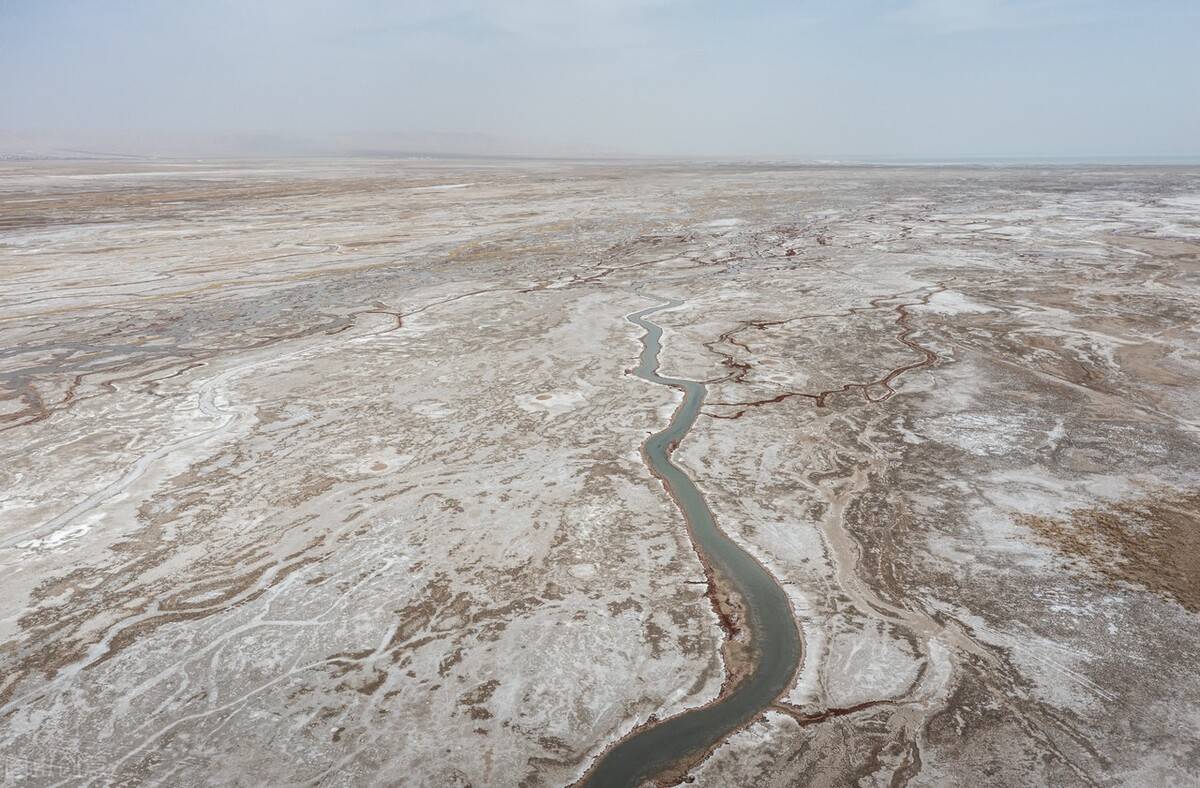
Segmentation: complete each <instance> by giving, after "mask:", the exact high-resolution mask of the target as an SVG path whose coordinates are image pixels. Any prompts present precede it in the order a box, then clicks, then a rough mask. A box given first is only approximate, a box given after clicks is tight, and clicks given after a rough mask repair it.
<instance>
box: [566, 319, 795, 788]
mask: <svg viewBox="0 0 1200 788" xmlns="http://www.w3.org/2000/svg"><path fill="white" fill-rule="evenodd" d="M679 303H680V302H678V301H668V302H666V303H664V304H660V305H658V306H653V307H649V308H648V309H643V310H641V311H640V312H635V313H633V314H631V315H629V316H628V319H629V320H630V321H631V322H633V323H635V324H636V325H638V326H640V327H641V328H642V329H644V330H645V332H646V333H645V335H644V336H643V337H642V354H641V359H640V363H639V364H638V367H637V369H636V370H635V371H634V374H636V375H637V376H638V377H640V378H642V379H643V380H647V381H649V382H651V383H656V384H658V385H660V386H669V387H671V388H675V389H678V390H680V391H682V392H683V395H684V399H683V402H682V404H680V406H679V408H678V409H677V410H676V411H675V413H674V415H673V416H672V417H671V423H670V424H669V425H667V428H666V429H664V430H662V431H661V432H656V433H654V434H653V435H651V436H650V437H649V438H647V439H646V442H645V443H644V444H642V450H643V453H644V456H645V458H646V462H647V463H649V465H650V466H651V467H652V468H653V469H654V471H655V472H656V473H657V474H658V475H659V477H660V478H661V479H662V480H663V482H664V484H666V486H667V487H668V488H669V490H670V491H671V493H673V495H674V497H675V500H676V502H677V503H678V505H679V508H680V510H681V511H682V512H683V515H684V517H685V518H686V520H687V523H688V528H689V529H691V532H692V537H693V540H694V541H695V543H696V544H697V545H698V547H699V549H700V550H701V551H702V552H703V553H704V556H705V557H706V558H707V559H708V562H709V564H710V565H711V566H713V567H714V568H715V569H716V570H717V571H718V572H719V573H720V574H721V575H722V576H723V577H724V578H726V579H727V580H728V582H729V584H730V585H732V586H733V587H734V588H735V589H736V590H737V591H738V592H739V593H740V594H741V596H742V598H743V599H744V600H745V602H746V606H747V608H748V615H749V621H748V622H747V624H748V626H749V628H750V631H751V633H752V638H753V644H754V657H753V667H752V670H751V672H750V675H749V676H748V677H747V678H746V679H745V680H743V681H742V683H741V684H739V685H738V686H737V687H736V688H735V689H734V691H733V692H732V693H731V694H729V695H728V696H726V697H725V698H723V699H722V700H721V701H720V702H719V703H715V704H713V705H711V706H707V707H705V708H700V709H695V710H692V711H688V712H684V713H682V714H679V715H677V716H675V717H671V718H669V719H667V720H664V721H662V722H659V723H658V724H656V725H654V726H652V727H650V728H647V729H646V730H644V731H642V732H640V733H638V734H637V735H635V736H632V737H630V738H628V739H626V740H625V741H623V742H621V743H620V744H618V745H617V746H616V747H614V748H613V749H612V750H610V751H609V752H608V753H606V754H605V756H604V758H603V759H602V760H601V761H600V762H599V763H598V764H597V765H596V767H595V768H594V769H593V770H592V773H591V775H590V776H589V778H588V780H587V781H586V782H585V783H584V785H588V786H603V787H604V788H607V787H608V786H632V785H637V784H638V782H639V781H641V780H645V779H647V778H649V777H651V776H653V775H654V774H656V773H657V772H659V771H661V770H662V769H664V768H666V767H668V766H670V765H671V764H672V763H674V762H676V761H678V760H679V759H680V758H682V757H684V756H685V755H688V754H690V753H693V752H696V751H698V750H703V749H707V748H708V747H710V746H712V745H713V744H714V743H715V742H717V741H718V740H720V739H721V737H723V736H725V735H726V734H727V733H729V732H730V731H732V730H733V729H735V728H737V727H739V726H740V725H742V724H744V723H746V722H747V721H749V720H750V719H752V718H753V717H755V716H756V715H758V714H759V713H760V712H762V711H763V709H765V708H766V707H767V706H769V705H770V704H771V703H772V702H774V701H775V700H776V699H777V698H778V697H779V696H780V695H781V694H782V693H783V692H784V690H785V689H787V687H788V685H789V684H790V683H791V680H792V677H793V676H794V675H795V673H796V670H797V668H798V667H799V665H800V659H801V655H802V644H801V640H800V633H799V631H798V630H797V628H796V620H795V618H794V617H793V615H792V610H791V607H790V606H789V605H788V601H787V597H786V596H785V594H784V592H783V589H782V588H780V586H779V584H778V583H776V582H775V579H774V578H773V577H772V576H771V575H770V574H769V573H768V572H767V571H766V570H765V569H764V568H763V567H762V565H761V564H759V563H758V562H757V561H755V560H754V559H753V558H752V557H750V555H749V554H747V553H746V552H745V551H744V550H742V549H741V548H740V547H738V546H737V545H736V544H735V543H734V542H733V541H731V540H730V539H729V538H728V537H726V536H725V534H724V533H722V532H721V530H720V529H719V528H717V524H716V522H715V521H714V520H713V516H712V512H710V511H709V509H708V505H707V504H705V502H704V496H703V495H701V493H700V490H699V489H698V488H697V487H696V485H695V483H694V482H693V481H692V480H691V479H690V478H689V477H688V475H687V474H686V473H684V472H683V470H682V469H680V468H679V466H677V465H675V464H674V463H673V462H671V451H672V449H673V447H674V446H675V445H677V444H678V443H679V442H680V441H681V440H683V438H684V436H685V435H687V432H688V430H689V429H691V427H692V424H694V423H695V421H696V417H697V415H698V414H699V413H700V408H701V406H702V405H703V404H704V396H705V393H706V389H705V386H704V384H702V383H697V382H695V381H691V380H679V379H676V378H667V377H663V376H661V375H659V374H658V366H659V360H658V359H659V353H660V351H661V350H662V328H660V327H659V326H658V325H656V324H655V323H653V322H651V321H649V320H647V319H646V317H647V315H650V314H652V313H654V312H658V311H660V310H663V309H669V308H671V307H674V306H678V305H679Z"/></svg>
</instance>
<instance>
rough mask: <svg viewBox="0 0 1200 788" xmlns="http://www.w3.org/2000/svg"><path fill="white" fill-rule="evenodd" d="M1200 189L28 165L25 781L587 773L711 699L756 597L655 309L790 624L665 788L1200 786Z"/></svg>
mask: <svg viewBox="0 0 1200 788" xmlns="http://www.w3.org/2000/svg"><path fill="white" fill-rule="evenodd" d="M1198 200H1200V169H1195V168H1191V169H1189V168H1167V167H1164V168H1149V167H1109V168H966V167H958V168H956V167H937V168H934V167H930V168H903V167H886V168H883V167H813V166H784V165H754V164H715V163H714V164H684V163H640V164H621V163H571V162H520V161H508V162H487V161H468V162H461V161H460V162H451V161H396V160H279V161H253V162H236V161H227V162H199V163H197V162H191V163H182V162H163V161H156V162H149V163H145V164H140V163H136V162H128V161H124V162H74V163H72V162H56V163H32V162H31V163H15V162H8V163H4V164H3V165H0V266H2V268H0V282H2V283H3V287H2V288H0V434H2V435H3V440H2V441H0V644H2V645H0V773H2V774H3V780H4V781H5V782H9V783H13V784H21V785H25V784H28V785H52V784H56V783H60V782H65V783H66V784H79V783H87V782H91V783H94V784H106V783H120V784H182V785H198V784H322V785H359V784H397V783H400V784H412V785H436V786H446V785H477V786H484V785H529V786H535V785H567V784H570V783H572V782H574V781H576V780H579V779H580V778H582V777H583V776H584V774H585V773H586V772H587V770H588V769H589V767H590V766H591V765H592V764H593V762H594V761H595V760H596V758H597V757H598V756H600V755H602V754H603V753H604V752H606V751H607V750H608V749H609V748H610V747H611V746H612V745H613V744H614V743H615V742H616V741H618V740H619V739H621V738H622V737H623V736H625V735H626V734H628V733H629V732H630V731H631V730H633V729H635V727H637V726H640V725H645V724H646V723H649V724H650V725H653V724H654V721H655V720H662V719H664V718H667V717H669V716H671V715H673V714H676V713H679V712H682V711H684V710H686V709H690V708H696V707H699V706H702V705H704V704H706V703H710V702H713V701H714V700H717V699H718V698H720V697H722V695H723V693H726V692H728V691H729V689H730V686H731V685H732V684H733V683H735V682H734V681H732V680H730V676H731V675H733V674H731V670H733V671H734V673H736V667H737V666H736V664H733V663H732V662H731V657H730V654H731V653H733V652H731V651H730V649H729V647H728V643H726V641H727V640H729V639H730V638H734V639H736V638H737V637H739V636H744V635H745V632H744V631H739V630H738V629H737V627H736V623H737V603H738V600H737V599H725V600H722V599H721V598H720V597H721V594H720V593H718V592H719V591H720V590H721V589H720V588H714V586H713V584H712V583H711V582H709V576H708V575H707V574H706V572H707V569H706V565H705V563H704V562H702V560H701V557H700V556H698V555H697V552H696V549H695V546H694V544H693V541H692V540H691V539H690V538H689V533H688V528H687V523H686V522H685V521H684V518H683V516H682V515H681V514H680V511H679V509H678V508H677V507H676V506H675V503H674V502H673V501H672V499H671V497H670V496H669V495H667V493H666V491H665V490H664V488H663V485H662V484H661V483H660V482H659V480H658V479H657V478H656V477H655V475H654V474H653V473H651V471H650V469H649V468H648V467H647V465H646V463H645V462H644V460H643V456H642V454H641V451H640V447H641V444H642V441H643V440H644V439H645V438H646V436H647V434H649V433H651V432H653V431H656V430H660V429H662V428H663V427H664V426H665V425H666V424H667V422H668V421H669V420H670V418H671V416H672V412H673V411H674V409H675V407H676V405H677V404H678V402H679V399H680V397H679V396H678V395H677V394H676V393H673V392H672V391H671V390H670V389H668V388H664V387H661V386H654V385H650V384H648V383H647V382H646V381H645V380H641V379H639V378H638V377H637V376H636V375H634V374H633V370H634V367H635V365H636V364H637V362H638V354H639V352H640V348H641V346H640V344H639V340H640V336H641V332H640V330H639V329H638V327H637V326H636V325H634V324H633V323H631V322H630V321H628V320H626V316H627V315H629V314H631V313H634V312H636V311H638V310H642V309H645V308H646V307H648V306H650V305H652V304H653V303H655V299H660V300H661V299H665V298H670V299H676V300H678V301H680V302H681V303H680V304H679V305H678V306H677V307H675V308H673V309H670V310H666V311H662V312H659V313H656V315H655V320H656V321H657V322H658V323H659V324H660V325H662V326H663V327H664V329H665V334H664V341H663V349H662V355H661V371H662V373H663V374H664V375H668V376H673V377H676V378H685V379H688V380H693V381H700V382H703V383H705V384H706V386H707V392H708V393H707V399H706V401H705V404H704V407H703V410H702V412H701V414H700V416H699V417H698V419H697V421H696V423H695V426H694V427H693V428H692V430H691V432H690V433H689V434H688V435H687V437H686V439H685V440H684V441H683V442H682V443H681V444H680V445H679V447H678V449H677V452H676V454H675V460H676V462H678V463H679V464H680V465H681V466H682V467H684V468H685V469H686V470H687V472H688V474H689V476H690V477H691V478H692V479H693V480H694V481H695V483H696V485H697V486H698V487H699V488H700V489H701V490H703V493H704V496H705V498H706V501H707V505H708V507H709V508H710V509H711V511H712V514H713V515H714V516H715V519H716V521H717V523H718V524H719V526H720V527H721V528H722V529H723V530H724V531H725V533H726V534H728V535H729V536H730V537H731V538H732V539H734V540H735V542H736V543H737V544H738V545H740V546H741V547H742V549H744V550H745V551H746V552H747V553H749V554H750V555H752V556H753V557H754V558H756V559H757V560H758V561H759V562H760V563H761V564H762V565H763V566H765V567H766V568H767V569H768V570H769V571H770V573H771V574H772V575H773V576H774V578H775V580H776V581H777V582H778V583H779V584H780V586H782V588H783V589H784V590H785V591H786V593H787V595H788V598H789V600H790V602H791V605H792V609H793V610H794V612H795V616H796V623H797V626H798V627H799V630H800V632H801V636H802V640H803V659H802V662H801V666H800V669H799V671H798V672H797V673H796V675H795V677H794V679H793V680H792V682H791V683H790V685H789V688H788V690H787V691H786V692H785V693H784V694H783V695H782V696H781V697H780V698H779V699H778V700H777V701H776V702H775V703H773V704H772V705H770V706H769V707H767V708H765V709H763V711H762V713H761V715H759V716H758V717H756V718H755V719H754V720H753V721H752V722H751V723H750V724H749V725H747V726H743V727H741V728H740V729H739V730H737V731H736V732H734V733H732V735H730V736H728V737H725V738H723V739H722V741H721V742H720V743H719V744H718V745H717V746H716V747H715V749H713V750H712V751H711V752H707V753H699V754H697V756H696V757H695V758H693V759H690V760H689V761H688V762H687V763H684V764H682V766H681V767H680V769H679V770H676V772H675V773H673V774H672V775H671V779H672V780H675V779H682V778H683V777H684V776H685V775H686V777H687V779H690V780H693V781H694V784H697V785H709V786H725V785H779V786H785V785H808V784H812V785H845V784H849V783H852V782H854V781H859V783H860V784H871V785H875V784H889V785H905V784H911V785H946V784H971V783H976V784H981V785H1027V784H1054V785H1131V786H1141V785H1187V784H1194V783H1195V782H1196V781H1198V780H1200V749H1198V748H1197V737H1196V735H1195V732H1196V730H1197V727H1198V726H1200V677H1198V676H1197V674H1196V671H1195V668H1194V666H1195V665H1196V664H1197V663H1200V626H1198V624H1200V618H1198V616H1200V398H1198V397H1197V393H1198V384H1200V353H1198V352H1197V350H1196V348H1198V347H1200V329H1198V325H1200V324H1198V322H1197V321H1198V318H1200V215H1198V214H1197V205H1198V204H1200V202H1198ZM717 602H721V603H722V604H716V603H717ZM725 603H728V604H725ZM729 610H733V611H734V613H733V615H734V625H733V628H731V625H730V622H729V621H728V620H726V616H725V614H726V613H728V612H729ZM723 643H724V644H725V647H724V648H723ZM664 779H666V778H664Z"/></svg>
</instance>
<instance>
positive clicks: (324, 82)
mask: <svg viewBox="0 0 1200 788" xmlns="http://www.w3.org/2000/svg"><path fill="white" fill-rule="evenodd" d="M0 130H4V131H10V132H11V131H36V132H38V133H46V134H47V136H49V135H50V134H56V135H75V136H79V137H84V136H86V135H87V134H91V133H93V132H106V133H108V134H109V135H110V137H111V135H112V133H114V132H115V133H120V134H124V133H126V132H135V131H136V132H146V131H151V132H159V133H161V132H171V133H177V132H184V133H188V134H193V135H210V134H223V133H228V132H237V133H251V132H253V133H269V134H283V135H287V136H295V137H317V138H320V137H326V138H328V137H330V136H331V135H342V137H343V138H345V137H346V135H351V136H353V135H366V136H364V138H368V137H369V135H372V134H381V133H391V132H438V133H455V134H482V135H489V136H491V137H496V138H500V139H502V140H507V141H511V142H512V143H513V144H516V145H519V146H524V147H528V148H530V149H537V150H547V151H559V152H561V151H567V150H579V151H596V152H612V153H641V154H697V155H721V154H727V155H751V156H754V155H761V156H771V155H794V156H837V155H846V156H849V155H894V156H964V155H1082V156H1093V155H1184V156H1190V155H1197V154H1200V0H840V1H839V0H827V1H826V2H814V1H806V0H794V1H793V2H782V1H778V2H777V1H773V0H760V1H759V2H751V1H748V0H747V1H744V2H736V1H735V0H729V1H728V2H719V3H718V2H713V1H711V0H526V1H524V2H521V1H520V0H512V1H511V2H500V1H499V0H494V1H492V0H439V1H438V2H423V3H417V2H383V0H337V1H336V2H335V1H334V0H329V1H327V2H323V1H319V0H259V1H258V2H255V0H178V2H175V1H173V0H161V1H160V2H154V1H152V0H93V1H91V2H88V1H86V0H75V1H71V0H0Z"/></svg>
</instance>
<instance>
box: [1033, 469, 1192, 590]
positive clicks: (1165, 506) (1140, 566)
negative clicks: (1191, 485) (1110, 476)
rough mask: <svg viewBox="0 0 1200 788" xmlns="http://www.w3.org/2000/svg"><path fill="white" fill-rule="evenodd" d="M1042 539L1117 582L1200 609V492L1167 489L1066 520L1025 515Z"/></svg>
mask: <svg viewBox="0 0 1200 788" xmlns="http://www.w3.org/2000/svg"><path fill="white" fill-rule="evenodd" d="M1017 520H1018V522H1020V523H1021V524H1022V525H1024V526H1026V527H1027V528H1029V529H1030V530H1032V531H1033V533H1034V534H1035V535H1036V536H1037V538H1038V539H1039V541H1042V542H1044V543H1045V544H1047V545H1049V546H1050V547H1053V548H1054V549H1055V550H1057V551H1058V552H1059V553H1062V554H1063V555H1065V556H1068V557H1070V558H1072V559H1076V560H1079V561H1082V562H1084V563H1085V564H1086V566H1087V568H1089V569H1091V570H1092V571H1093V572H1095V573H1097V574H1099V575H1101V576H1103V577H1105V578H1107V579H1109V580H1112V581H1123V582H1128V583H1133V584H1135V585H1139V586H1142V587H1143V588H1146V589H1148V590H1150V591H1154V592H1156V593H1159V594H1164V595H1166V596H1169V597H1171V598H1172V599H1174V600H1175V601H1176V602H1178V603H1179V604H1181V605H1183V607H1185V608H1187V609H1188V610H1189V611H1191V612H1193V613H1196V612H1200V490H1191V491H1181V490H1170V489H1167V490H1162V491H1159V492H1157V493H1149V494H1146V495H1144V496H1140V497H1137V498H1125V499H1123V500H1119V501H1115V502H1113V503H1110V504H1107V505H1105V506H1101V507H1095V508H1081V509H1075V510H1072V511H1071V512H1070V513H1069V514H1068V515H1067V516H1066V517H1064V518H1056V517H1042V516H1038V515H1020V516H1019V517H1018V518H1017Z"/></svg>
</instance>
